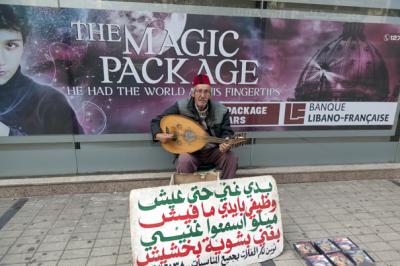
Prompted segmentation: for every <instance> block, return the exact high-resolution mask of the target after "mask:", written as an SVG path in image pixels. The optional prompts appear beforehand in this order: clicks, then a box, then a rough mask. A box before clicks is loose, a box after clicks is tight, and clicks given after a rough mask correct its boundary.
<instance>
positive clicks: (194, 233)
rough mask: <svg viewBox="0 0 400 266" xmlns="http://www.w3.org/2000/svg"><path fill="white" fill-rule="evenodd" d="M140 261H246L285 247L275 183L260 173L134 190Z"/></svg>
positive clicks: (134, 230)
mask: <svg viewBox="0 0 400 266" xmlns="http://www.w3.org/2000/svg"><path fill="white" fill-rule="evenodd" d="M130 224H131V240H132V252H133V261H134V264H135V265H138V266H145V265H157V266H159V265H171V266H173V265H177V266H178V265H179V266H183V265H191V266H199V265H239V264H241V265H246V264H250V263H256V262H261V261H265V260H269V259H272V258H274V257H276V256H278V255H279V254H280V253H281V252H282V250H283V242H284V241H283V232H282V220H281V213H280V207H279V197H278V190H277V187H276V182H275V180H274V178H273V177H271V176H259V177H249V178H240V179H232V180H220V181H213V182H200V183H191V184H185V185H176V186H164V187H155V188H145V189H136V190H132V191H131V193H130Z"/></svg>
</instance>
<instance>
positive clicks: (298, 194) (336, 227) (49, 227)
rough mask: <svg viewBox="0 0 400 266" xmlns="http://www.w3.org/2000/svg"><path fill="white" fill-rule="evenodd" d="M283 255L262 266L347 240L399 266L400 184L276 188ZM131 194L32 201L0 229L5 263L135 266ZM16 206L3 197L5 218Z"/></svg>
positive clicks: (291, 261)
mask: <svg viewBox="0 0 400 266" xmlns="http://www.w3.org/2000/svg"><path fill="white" fill-rule="evenodd" d="M278 191H279V196H280V204H281V210H282V220H283V223H284V225H283V230H284V237H285V249H284V252H283V254H282V255H281V256H279V257H277V258H275V259H274V260H273V263H272V262H269V263H263V264H264V265H274V264H275V265H278V266H281V265H282V266H283V265H285V266H286V265H287V266H296V265H304V263H303V261H302V260H301V259H300V258H299V257H298V256H297V254H296V253H295V252H294V251H293V249H292V247H291V244H292V243H293V242H296V241H299V240H320V239H324V238H328V237H335V236H348V237H350V238H351V239H352V240H353V241H354V242H356V243H357V244H358V245H359V246H360V247H361V248H363V249H365V250H367V251H368V252H369V254H370V255H371V256H372V257H373V258H374V259H375V260H376V261H377V263H376V265H378V266H380V265H393V266H395V265H399V266H400V186H398V185H396V184H395V183H393V182H392V181H390V180H362V181H336V182H315V183H293V184H279V185H278ZM128 196H129V194H128V193H96V194H75V195H57V196H48V197H32V198H29V199H28V201H27V202H26V203H25V204H24V206H23V207H22V208H21V209H20V210H19V211H17V212H16V213H15V215H14V216H12V218H11V219H10V220H9V221H8V222H7V223H6V224H5V225H4V226H3V228H2V229H1V230H0V265H7V266H9V265H10V266H11V265H43V266H45V265H74V266H79V265H96V266H100V265H132V259H131V251H130V238H129V222H128V205H129V204H128ZM15 201H16V200H12V199H0V212H1V213H0V217H1V214H4V213H6V212H7V210H9V208H10V206H12V205H13V204H14V203H15Z"/></svg>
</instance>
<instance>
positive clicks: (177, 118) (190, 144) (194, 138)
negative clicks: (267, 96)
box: [160, 115, 248, 154]
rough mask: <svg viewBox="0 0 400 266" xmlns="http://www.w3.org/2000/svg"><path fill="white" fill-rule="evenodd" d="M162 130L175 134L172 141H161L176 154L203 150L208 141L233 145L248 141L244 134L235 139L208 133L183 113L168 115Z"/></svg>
mask: <svg viewBox="0 0 400 266" xmlns="http://www.w3.org/2000/svg"><path fill="white" fill-rule="evenodd" d="M160 127H161V130H162V131H163V132H164V133H168V134H173V138H172V140H170V141H167V142H164V143H161V146H162V147H163V148H164V149H165V150H167V151H169V152H171V153H176V154H181V153H192V152H195V151H198V150H201V149H202V148H203V147H204V146H206V145H207V143H209V142H211V143H228V144H230V145H231V146H236V145H238V144H241V143H246V142H248V139H246V138H244V137H243V136H242V135H241V136H239V137H237V135H236V137H235V138H234V139H228V140H227V139H223V138H217V137H213V136H210V135H208V133H207V131H205V130H204V129H203V127H202V126H201V125H200V124H199V123H197V122H196V121H193V120H192V119H190V118H187V117H186V116H183V115H167V116H164V117H163V118H162V119H161V121H160Z"/></svg>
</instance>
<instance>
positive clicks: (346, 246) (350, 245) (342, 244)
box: [331, 237, 359, 251]
mask: <svg viewBox="0 0 400 266" xmlns="http://www.w3.org/2000/svg"><path fill="white" fill-rule="evenodd" d="M331 241H332V242H333V243H334V244H335V245H336V246H338V247H339V248H340V249H341V250H343V251H346V250H354V249H359V247H358V246H357V245H356V244H355V243H354V242H353V241H351V239H350V238H348V237H337V238H334V239H331Z"/></svg>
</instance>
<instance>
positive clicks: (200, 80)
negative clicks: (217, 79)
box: [192, 74, 211, 87]
mask: <svg viewBox="0 0 400 266" xmlns="http://www.w3.org/2000/svg"><path fill="white" fill-rule="evenodd" d="M197 84H207V85H211V83H210V80H209V79H208V76H207V75H205V74H199V75H196V76H194V78H193V81H192V86H193V87H194V86H196V85H197Z"/></svg>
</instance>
